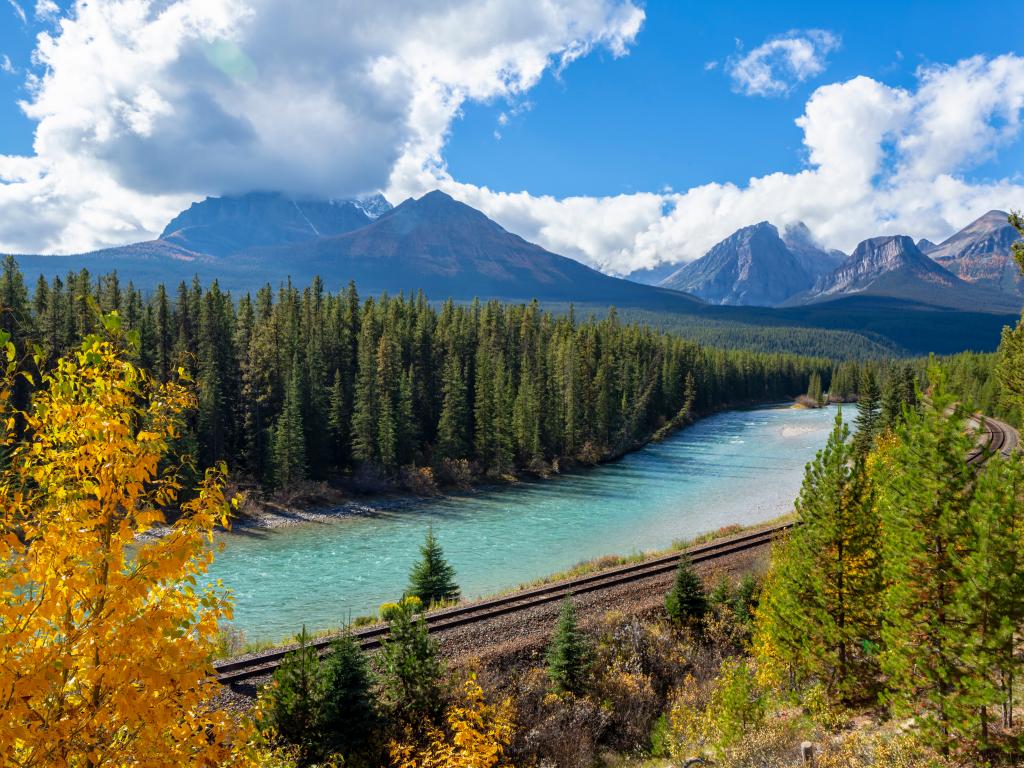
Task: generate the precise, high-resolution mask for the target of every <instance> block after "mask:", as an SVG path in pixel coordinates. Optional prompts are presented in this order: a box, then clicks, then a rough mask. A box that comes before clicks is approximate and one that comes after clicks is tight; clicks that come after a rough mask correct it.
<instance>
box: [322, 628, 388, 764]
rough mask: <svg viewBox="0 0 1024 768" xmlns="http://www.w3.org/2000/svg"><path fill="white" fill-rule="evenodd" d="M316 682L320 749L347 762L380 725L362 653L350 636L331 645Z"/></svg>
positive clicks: (345, 636)
mask: <svg viewBox="0 0 1024 768" xmlns="http://www.w3.org/2000/svg"><path fill="white" fill-rule="evenodd" d="M320 682H321V685H320V688H321V692H322V693H321V701H320V709H319V713H318V715H319V718H318V721H319V729H318V730H319V732H320V739H321V744H322V745H323V749H322V752H323V753H324V755H325V756H326V755H332V754H339V755H341V756H342V757H344V758H346V759H347V760H349V761H350V762H351V758H352V756H353V755H358V754H359V753H361V752H362V751H363V750H364V749H365V748H366V747H367V746H368V745H369V744H370V743H371V742H372V740H373V738H374V734H375V732H376V730H377V728H378V727H379V724H380V723H379V719H378V716H377V712H376V709H375V706H374V699H373V692H372V690H371V686H372V680H371V676H370V668H369V666H368V664H367V660H366V654H364V653H363V650H362V649H361V648H360V647H359V644H358V643H357V642H356V640H355V638H353V637H352V636H351V635H347V634H346V635H342V636H341V637H340V638H339V639H337V640H335V641H334V643H333V644H332V645H331V650H330V653H329V654H328V655H327V656H326V657H325V658H324V660H323V661H322V662H321V669H320ZM347 764H348V763H346V765H347Z"/></svg>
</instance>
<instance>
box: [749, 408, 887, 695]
mask: <svg viewBox="0 0 1024 768" xmlns="http://www.w3.org/2000/svg"><path fill="white" fill-rule="evenodd" d="M848 438H849V429H848V428H847V426H846V425H845V424H844V423H843V420H842V413H841V412H840V413H838V414H837V415H836V421H835V426H834V427H833V429H832V432H831V434H830V435H829V438H828V442H827V443H826V445H825V448H824V449H822V450H821V451H819V452H818V454H817V456H815V458H814V461H812V462H811V463H810V464H808V465H807V472H806V474H805V476H804V481H803V487H802V488H801V489H800V495H799V497H798V498H797V502H796V512H797V519H798V520H799V521H800V525H799V526H797V527H795V528H794V529H793V530H792V531H791V532H790V534H789V538H788V541H786V542H785V543H784V544H783V545H782V546H780V547H777V548H776V550H775V551H774V552H773V554H772V566H771V572H770V575H769V586H768V588H766V590H765V592H764V595H763V596H762V601H761V606H760V611H759V613H760V619H761V621H760V626H759V635H760V642H759V643H758V646H759V647H760V648H762V649H763V650H764V651H765V652H766V653H767V655H768V656H770V657H771V659H773V660H775V661H779V662H781V663H782V664H783V665H785V666H786V667H787V668H789V669H790V670H791V671H792V672H794V673H795V674H796V676H797V677H798V678H801V679H806V678H816V679H818V680H821V681H823V682H825V683H826V684H827V685H828V686H829V687H830V689H831V690H832V691H834V692H836V693H838V694H839V695H841V696H844V697H853V696H854V695H856V694H857V693H859V692H861V691H862V690H863V689H864V687H865V686H866V685H869V684H870V682H871V679H872V677H873V675H874V669H873V666H872V665H873V658H872V657H871V656H870V655H869V654H867V653H866V652H865V650H866V649H870V648H872V647H874V646H877V643H878V638H879V631H880V629H879V626H878V613H879V592H880V589H881V563H880V561H879V557H878V549H879V538H880V537H879V524H878V520H877V517H876V515H875V511H874V504H873V498H872V491H871V486H870V484H869V482H868V478H867V475H866V473H865V468H864V463H863V462H857V461H854V460H853V459H854V448H853V447H852V446H851V445H850V444H849V442H848Z"/></svg>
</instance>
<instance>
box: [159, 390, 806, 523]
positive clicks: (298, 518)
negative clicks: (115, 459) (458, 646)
mask: <svg viewBox="0 0 1024 768" xmlns="http://www.w3.org/2000/svg"><path fill="white" fill-rule="evenodd" d="M771 407H780V408H782V407H793V408H797V407H799V404H798V403H796V402H793V403H789V402H779V401H772V402H751V401H748V402H743V403H734V404H730V405H727V406H722V407H720V408H716V409H713V410H710V411H708V412H706V413H701V414H699V415H696V416H692V417H687V418H685V419H684V420H682V422H681V423H680V424H678V425H676V426H675V427H674V428H672V429H669V430H667V431H665V428H664V427H662V428H660V429H659V430H656V431H655V432H653V433H652V434H651V435H650V436H648V438H647V439H646V440H644V441H643V442H638V443H636V444H634V445H631V446H629V447H627V448H623V449H621V450H618V451H616V452H614V453H611V454H609V455H607V456H604V457H602V458H601V459H599V460H596V461H592V462H584V461H580V460H579V459H573V458H570V457H559V458H556V459H553V460H552V461H551V462H545V463H544V466H543V467H535V468H533V469H520V470H518V471H516V472H513V473H509V474H507V475H505V476H503V477H500V478H498V477H484V476H481V475H478V474H472V473H469V472H467V473H466V474H465V475H464V476H463V480H462V481H461V482H457V483H449V484H443V483H441V484H439V483H437V481H436V480H435V479H434V478H433V474H432V473H430V475H429V476H428V477H425V473H424V472H423V469H422V468H421V469H420V470H416V471H414V472H412V473H410V474H413V475H415V478H416V479H414V480H411V481H409V482H407V483H405V484H402V483H400V482H395V483H394V485H392V486H391V488H387V486H386V484H384V483H383V482H380V481H378V482H377V484H378V485H380V486H381V487H384V488H385V490H380V491H377V492H375V493H365V494H360V493H359V492H358V491H357V490H355V489H354V487H353V484H354V481H350V482H346V483H345V484H342V485H337V484H331V483H328V482H323V481H321V482H316V481H305V482H303V483H301V484H299V485H296V486H293V487H291V488H286V489H282V490H277V491H272V492H269V493H268V492H265V491H263V490H262V489H260V488H259V487H258V486H256V485H253V484H250V485H249V486H248V487H238V488H236V489H235V490H236V491H238V492H240V493H241V495H242V497H243V501H242V503H241V505H240V507H239V511H238V514H237V516H236V517H234V518H233V519H232V521H231V528H230V531H231V532H234V533H246V532H252V531H268V530H275V529H279V528H287V527H289V526H294V525H302V524H307V523H324V522H329V521H333V520H338V519H343V518H346V517H361V516H367V515H373V514H380V513H384V512H391V511H396V510H401V509H403V508H407V507H410V506H414V505H417V504H420V503H422V502H424V501H428V500H431V499H439V498H446V497H447V498H451V497H455V496H458V497H465V496H467V495H469V496H471V495H473V494H476V493H487V492H490V491H494V490H497V489H501V488H507V487H509V486H515V485H516V484H518V483H523V482H531V481H538V480H555V479H559V478H561V477H563V476H565V475H567V474H568V473H571V472H578V471H584V470H587V469H591V468H595V467H600V466H604V465H607V464H612V463H614V462H617V461H621V460H622V459H623V458H624V457H626V456H628V455H630V454H632V453H635V452H636V451H639V450H642V449H643V448H645V447H647V446H648V445H651V444H652V443H655V442H660V441H663V440H666V439H668V438H669V437H671V436H673V435H675V434H678V433H679V432H681V431H683V430H685V429H687V428H688V427H691V426H693V425H694V424H697V423H699V422H701V421H702V420H704V419H706V418H708V417H710V416H714V415H716V414H719V413H723V412H725V411H742V410H750V409H757V408H771ZM427 472H429V470H427ZM410 485H411V486H413V487H417V488H418V490H414V489H413V488H410V487H409V486H410ZM165 532H166V529H159V530H155V531H154V532H153V534H154V535H160V534H161V533H165Z"/></svg>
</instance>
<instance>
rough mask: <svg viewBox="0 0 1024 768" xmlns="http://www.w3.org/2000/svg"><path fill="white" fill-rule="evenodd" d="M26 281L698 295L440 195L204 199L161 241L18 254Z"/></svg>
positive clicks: (455, 294)
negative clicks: (557, 249) (620, 274)
mask: <svg viewBox="0 0 1024 768" xmlns="http://www.w3.org/2000/svg"><path fill="white" fill-rule="evenodd" d="M18 260H19V262H20V263H21V266H22V268H23V269H24V270H25V272H26V273H27V274H29V275H33V276H34V275H36V274H39V273H42V274H45V275H46V276H47V277H53V276H55V275H61V276H63V275H64V274H65V273H66V272H68V271H69V270H76V271H77V270H78V269H81V268H82V267H87V268H88V269H89V270H90V271H91V272H92V273H93V274H103V273H106V272H111V271H114V270H117V272H118V274H119V276H120V277H121V279H122V280H124V281H128V280H133V281H135V282H136V283H137V284H139V285H146V286H150V285H153V284H155V283H157V282H165V283H174V282H177V281H179V280H190V279H191V278H192V276H193V275H198V276H199V277H200V279H202V280H204V281H207V282H208V281H210V280H213V279H217V280H218V281H219V282H220V285H221V287H222V288H224V289H227V290H232V291H236V292H244V291H255V290H256V289H258V288H259V287H260V286H262V285H265V284H267V283H271V284H277V283H280V282H283V281H285V280H288V279H292V280H293V282H295V283H297V284H299V285H304V284H306V283H308V282H309V281H310V280H312V278H313V277H314V276H317V275H318V276H320V277H321V278H323V280H324V281H325V283H326V284H328V285H333V286H337V285H341V284H344V283H347V282H348V281H349V280H355V281H356V283H357V285H358V286H359V289H360V290H361V291H362V292H364V293H379V292H382V291H388V292H390V293H397V292H399V291H403V290H404V291H407V292H408V291H415V290H420V289H422V290H424V291H425V292H426V293H427V295H428V296H430V297H432V298H438V299H444V298H448V297H452V298H456V299H471V298H474V297H480V298H502V299H517V300H526V301H528V300H530V299H533V298H537V299H541V300H545V301H558V302H571V301H576V302H592V303H596V304H604V305H608V304H618V305H620V306H641V307H650V308H659V309H672V308H676V307H679V306H680V305H682V304H687V305H694V304H699V302H698V301H697V300H696V299H694V298H693V297H690V296H685V295H683V294H680V293H677V292H675V291H669V290H665V289H661V288H656V287H653V286H645V285H640V284H637V283H632V282H629V281H627V280H621V279H619V278H615V277H610V276H608V275H605V274H602V273H601V272H598V271H596V270H594V269H591V268H590V267H587V266H585V265H583V264H581V263H579V262H578V261H574V260H573V259H569V258H566V257H564V256H559V255H557V254H554V253H551V252H550V251H547V250H545V249H543V248H541V247H540V246H538V245H534V244H532V243H528V242H527V241H525V240H523V238H521V237H519V236H518V235H515V234H512V233H511V232H508V231H506V230H505V229H503V228H502V227H501V226H499V225H498V224H497V223H496V222H494V221H492V220H491V219H489V218H487V216H485V215H484V214H483V213H481V212H480V211H478V210H476V209H474V208H471V207H469V206H468V205H465V204H463V203H459V202H456V201H455V200H453V199H452V198H451V197H449V196H448V195H446V194H444V193H443V192H439V191H435V192H431V193H429V194H426V195H424V196H423V197H421V198H419V199H418V200H413V199H409V200H406V201H405V202H403V203H402V204H401V205H399V206H398V207H397V208H392V207H391V206H390V205H389V204H388V203H387V201H385V200H384V199H383V198H380V197H378V198H370V199H368V200H363V201H328V200H312V199H299V198H292V197H288V196H286V195H282V194H278V193H262V192H261V193H251V194H247V195H241V196H233V197H220V198H207V199H206V200H204V201H202V202H200V203H195V204H193V205H192V206H191V207H190V208H189V209H188V210H186V211H183V212H182V213H180V214H179V215H177V216H175V217H174V219H173V220H172V221H171V222H170V223H169V224H168V225H167V226H166V227H165V229H164V231H163V233H162V234H161V235H160V237H159V238H158V239H156V240H152V241H149V242H145V243H136V244H133V245H126V246H120V247H117V248H108V249H104V250H101V251H94V252H92V253H88V254H77V255H74V256H21V257H19V259H18Z"/></svg>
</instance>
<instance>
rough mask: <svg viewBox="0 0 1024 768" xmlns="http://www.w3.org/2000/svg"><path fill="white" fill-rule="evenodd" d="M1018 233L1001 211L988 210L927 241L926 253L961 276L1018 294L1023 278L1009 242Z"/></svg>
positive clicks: (1022, 291) (1023, 291)
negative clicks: (937, 239) (946, 234)
mask: <svg viewBox="0 0 1024 768" xmlns="http://www.w3.org/2000/svg"><path fill="white" fill-rule="evenodd" d="M1018 240H1020V235H1019V234H1018V233H1017V230H1016V229H1014V228H1013V227H1012V226H1011V225H1010V223H1009V222H1008V221H1007V215H1006V213H1005V212H1004V211H989V212H988V213H986V214H985V215H984V216H982V217H981V218H979V219H976V220H975V221H972V222H971V223H970V224H968V225H967V226H966V227H964V228H963V229H961V230H960V231H959V232H957V233H956V234H954V235H952V236H951V237H949V238H948V239H946V240H943V241H942V242H941V243H939V244H938V245H933V244H931V243H929V244H928V245H929V246H930V247H928V248H927V249H922V250H924V252H925V253H927V254H928V256H929V257H931V258H933V259H935V261H937V262H938V263H939V264H941V265H942V266H943V267H945V268H946V269H948V270H949V271H950V272H952V273H953V274H955V275H957V276H958V277H959V278H960V279H961V280H964V281H966V282H968V283H973V284H974V285H982V286H986V287H988V288H993V289H997V290H1001V291H1006V292H1008V293H1012V294H1015V295H1018V296H1021V295H1024V280H1022V278H1021V274H1020V269H1019V268H1018V267H1017V263H1016V262H1015V261H1014V260H1013V254H1012V251H1011V248H1010V246H1011V245H1012V244H1013V243H1015V242H1017V241H1018Z"/></svg>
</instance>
